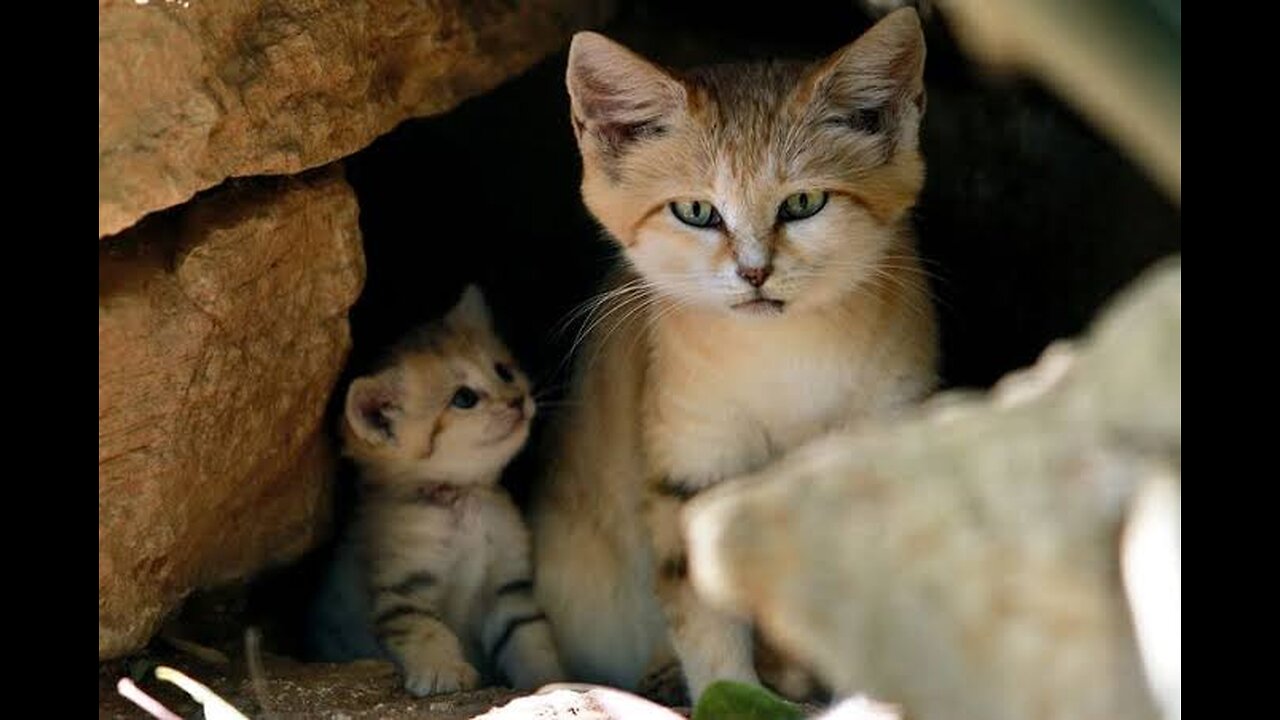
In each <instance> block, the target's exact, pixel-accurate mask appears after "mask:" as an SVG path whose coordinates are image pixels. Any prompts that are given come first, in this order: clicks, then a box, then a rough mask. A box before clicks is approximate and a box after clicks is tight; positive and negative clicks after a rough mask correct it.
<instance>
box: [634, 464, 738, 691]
mask: <svg viewBox="0 0 1280 720" xmlns="http://www.w3.org/2000/svg"><path fill="white" fill-rule="evenodd" d="M695 493H696V491H692V490H689V489H687V488H685V487H683V486H681V485H679V484H678V483H675V482H673V481H671V480H669V479H663V480H661V481H659V482H657V483H655V484H654V485H652V486H651V487H650V488H649V492H648V493H647V494H646V508H645V510H646V512H645V515H646V519H647V521H648V524H649V531H650V535H651V538H652V540H653V547H654V557H655V558H656V560H657V578H656V581H655V586H656V588H657V592H658V599H659V601H661V603H662V609H663V611H664V612H665V613H666V616H667V623H668V626H669V630H670V634H671V645H672V647H673V648H674V649H675V652H676V655H677V656H678V657H679V658H680V664H681V667H682V668H683V670H684V677H685V683H686V684H687V686H688V688H689V697H690V698H691V699H692V700H693V702H697V701H698V697H699V696H701V695H702V691H703V690H705V689H706V688H707V686H708V685H710V684H711V683H712V682H713V681H715V680H735V681H738V682H743V683H750V684H753V685H758V684H760V680H759V678H758V677H757V676H756V671H755V666H754V663H753V658H752V643H751V626H750V624H749V623H747V622H744V621H742V620H740V619H738V618H735V617H732V616H730V615H727V614H725V613H721V612H719V611H718V610H714V609H712V608H710V607H708V606H707V605H706V604H704V603H703V602H702V601H701V600H700V599H699V598H698V597H697V595H696V594H695V593H694V591H693V587H692V586H691V585H690V584H689V577H688V561H687V559H686V555H685V547H684V541H683V539H682V538H681V536H680V510H681V508H682V507H683V506H684V503H685V502H687V501H688V500H689V499H690V498H691V497H693V495H694V494H695Z"/></svg>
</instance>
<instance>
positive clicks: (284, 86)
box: [98, 0, 613, 237]
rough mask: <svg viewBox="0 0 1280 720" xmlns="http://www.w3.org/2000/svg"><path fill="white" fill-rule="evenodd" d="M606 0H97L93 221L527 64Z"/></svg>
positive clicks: (384, 123)
mask: <svg viewBox="0 0 1280 720" xmlns="http://www.w3.org/2000/svg"><path fill="white" fill-rule="evenodd" d="M612 2H613V0H524V1H522V2H506V1H505V0H432V1H431V2H415V1H414V0H218V1H217V2H208V1H201V0H99V3H98V236H99V237H103V236H106V235H110V234H113V233H116V232H119V231H120V230H122V229H124V228H126V227H129V226H130V225H132V224H133V223H134V222H136V221H137V220H138V219H139V218H141V217H142V216H143V215H145V214H146V213H149V212H151V211H153V210H159V209H161V208H166V207H169V206H171V205H175V204H177V203H180V202H183V201H184V200H186V199H188V198H190V197H191V196H192V195H193V194H194V193H196V192H197V191H199V190H203V189H205V188H209V187H212V186H214V185H217V184H218V183H220V182H221V181H222V180H223V179H225V178H227V177H231V176H242V175H258V174H273V173H294V172H298V171H300V170H303V169H306V168H312V167H316V166H318V165H323V164H325V163H328V162H330V161H332V160H334V159H336V158H340V157H343V156H345V155H348V154H350V153H352V152H354V151H356V150H359V149H360V148H362V147H364V146H365V145H367V144H368V143H369V142H370V141H372V140H373V139H374V138H376V137H377V136H378V135H381V134H382V133H385V132H386V131H388V130H390V129H391V128H392V127H394V126H395V125H396V124H397V123H399V122H400V121H402V120H404V119H405V118H408V117H412V116H421V115H431V114H435V113H440V112H443V111H445V110H448V109H450V108H452V107H454V106H455V105H457V104H458V103H459V102H461V101H463V100H464V99H466V98H468V97H471V96H473V95H476V94H479V93H481V92H484V91H486V90H488V89H490V88H492V87H494V86H496V85H497V84H498V83H500V82H501V81H503V80H505V79H506V78H508V77H511V76H512V75H514V74H516V73H519V72H521V71H523V70H524V69H526V68H528V67H529V66H531V65H532V64H533V63H535V62H536V61H537V60H539V59H541V58H542V57H544V56H545V55H547V54H548V53H550V52H552V51H553V50H555V49H556V48H557V47H558V46H560V45H561V44H562V43H563V42H564V41H565V40H566V38H567V37H568V35H569V34H570V32H572V31H573V30H575V29H580V28H582V27H586V26H590V25H595V24H598V23H600V22H602V21H603V20H604V19H605V18H606V17H607V15H608V13H609V11H610V9H611V6H612Z"/></svg>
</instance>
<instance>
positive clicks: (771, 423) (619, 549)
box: [531, 10, 936, 697]
mask: <svg viewBox="0 0 1280 720" xmlns="http://www.w3.org/2000/svg"><path fill="white" fill-rule="evenodd" d="M924 52H925V51H924V39H923V35H922V33H921V30H920V24H919V20H918V18H917V17H916V14H915V12H914V11H912V10H901V11H898V12H895V13H893V14H891V15H889V16H888V17H886V18H885V19H884V20H882V21H881V22H880V23H878V24H877V25H876V26H875V27H873V28H872V29H871V30H869V31H868V32H867V33H866V34H864V35H863V36H862V37H861V38H859V39H858V40H857V41H856V42H853V43H852V44H850V45H848V46H846V47H845V48H843V49H842V50H840V51H838V52H837V53H835V54H834V55H832V56H831V57H830V58H827V59H826V60H824V61H822V62H818V63H814V64H809V65H806V64H802V63H766V64H756V65H745V66H722V67H712V68H704V69H700V70H696V71H693V72H688V73H676V72H672V71H668V70H665V69H662V68H659V67H657V66H655V65H653V64H652V63H650V62H648V61H647V60H645V59H643V58H641V57H639V56H638V55H636V54H634V53H632V52H631V51H629V50H627V49H626V48H623V47H622V46H620V45H617V44H616V43H614V42H612V41H610V40H608V39H607V38H605V37H603V36H600V35H597V34H593V33H580V34H578V35H577V36H576V37H575V38H574V41H573V45H572V48H571V50H570V54H569V67H568V72H567V83H568V87H569V94H570V98H571V106H572V120H573V126H574V129H575V132H576V133H577V136H578V142H579V147H580V149H581V153H582V161H583V181H582V193H583V198H584V200H585V202H586V205H587V207H588V208H589V209H590V211H591V212H592V214H593V215H594V216H595V217H596V218H597V219H598V220H599V221H600V223H601V224H602V225H603V226H604V227H605V228H606V229H607V230H608V232H609V234H610V235H611V236H612V238H613V239H614V240H615V241H616V242H617V243H618V244H619V246H620V247H621V248H622V249H623V250H624V253H625V257H626V260H627V263H626V268H625V270H623V271H622V272H621V274H620V276H619V277H618V278H617V279H616V281H615V282H614V283H613V286H612V290H611V292H610V293H609V294H607V295H606V300H605V303H604V305H603V306H602V313H601V314H602V316H603V320H601V321H600V322H598V323H597V324H596V325H595V330H594V332H593V333H592V335H591V337H590V338H589V340H588V343H587V346H586V349H585V352H584V353H583V357H584V358H585V360H584V361H583V362H581V363H580V364H579V368H578V376H577V379H576V382H575V386H574V389H573V393H572V398H571V402H570V403H569V414H568V415H567V417H566V418H565V422H564V423H562V424H561V426H560V428H559V433H558V438H559V440H558V442H559V444H558V446H556V448H555V453H554V458H553V462H552V464H551V466H550V467H549V469H548V471H547V473H546V476H545V478H544V482H543V483H542V485H541V487H540V488H539V490H538V492H537V497H536V505H535V512H534V514H533V517H532V519H531V523H532V526H533V527H532V530H533V536H534V548H535V556H536V566H537V573H536V575H537V591H538V599H539V601H540V602H541V604H542V605H543V607H544V608H545V610H546V612H547V613H548V615H549V616H550V617H551V621H552V625H553V627H554V628H555V632H556V635H557V642H558V644H559V646H560V649H561V652H562V655H563V658H564V660H565V663H566V669H567V670H568V671H569V673H570V675H571V676H573V677H574V678H575V679H582V680H590V681H597V682H605V683H609V684H613V685H616V686H620V687H623V688H634V687H636V686H637V684H638V683H639V682H640V681H641V678H642V677H643V676H644V675H645V674H646V672H650V671H652V670H654V669H655V668H657V667H660V666H661V665H662V663H663V662H664V661H666V660H667V659H668V658H670V657H672V656H674V657H675V658H678V660H679V661H680V663H681V665H682V667H683V671H684V675H685V678H686V681H687V683H688V686H689V690H690V692H691V693H692V695H693V696H694V697H697V696H698V695H699V694H700V693H701V692H702V690H703V689H704V688H705V687H706V686H707V685H708V684H709V683H710V682H711V681H713V680H716V679H721V678H726V679H733V680H740V681H748V682H754V681H756V680H757V675H756V671H755V669H754V667H753V658H752V642H751V631H750V628H749V627H747V626H746V625H745V624H744V623H743V622H741V621H739V620H737V619H735V618H732V617H728V616H725V615H722V614H720V613H718V612H714V611H712V610H711V609H709V608H707V607H706V606H704V605H703V604H702V603H701V602H700V601H699V599H698V598H697V597H696V596H695V595H694V593H693V591H692V590H691V589H690V586H689V584H688V582H687V579H686V576H685V575H686V572H685V558H684V550H683V543H682V539H681V537H680V533H679V524H678V518H679V514H680V511H681V507H682V505H683V503H684V502H685V501H686V500H687V499H689V498H690V497H692V496H693V495H695V494H696V493H698V492H699V491H700V490H702V489H704V488H707V487H709V486H711V485H713V484H715V483H718V482H720V481H721V480H723V479H725V478H727V477H732V476H736V475H741V474H743V473H747V472H750V471H752V470H754V469H757V468H759V467H760V466H761V465H763V464H765V463H767V462H769V461H770V460H772V459H774V458H776V457H778V456H779V455H780V454H782V453H784V452H785V451H787V450H789V449H791V448H794V447H796V446H797V445H799V444H801V443H803V442H805V441H806V440H809V439H811V438H813V437H815V436H817V435H819V434H822V433H824V432H827V431H829V430H832V429H834V428H839V427H843V426H848V425H851V424H856V423H858V422H860V421H863V420H865V419H867V418H871V417H876V416H884V415H886V414H890V413H894V412H896V411H898V410H899V409H900V408H903V407H904V406H906V405H908V404H911V403H914V402H916V401H917V400H919V399H920V398H922V397H923V396H924V395H926V394H927V393H928V392H929V391H930V390H931V389H932V387H933V386H934V384H935V370H934V368H935V360H936V340H935V329H934V317H933V311H932V307H931V304H930V300H929V297H928V292H927V287H926V283H925V282H923V279H922V273H921V271H920V270H919V266H918V261H917V258H916V254H915V251H914V242H913V239H912V235H911V229H910V226H909V221H908V217H907V212H908V210H909V209H910V208H911V207H912V205H913V204H914V203H915V201H916V198H917V195H918V194H919V192H920V189H921V186H922V184H923V179H924V163H923V159H922V158H921V156H920V153H919V151H918V148H917V135H918V131H919V125H920V119H921V116H922V114H923V111H924V90H923V81H922V72H923V67H924ZM815 208H816V210H815ZM762 581H763V582H767V579H763V578H762Z"/></svg>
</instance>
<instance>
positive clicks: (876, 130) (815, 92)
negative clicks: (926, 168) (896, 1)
mask: <svg viewBox="0 0 1280 720" xmlns="http://www.w3.org/2000/svg"><path fill="white" fill-rule="evenodd" d="M924 57H925V44H924V33H923V32H922V31H921V29H920V18H919V16H917V15H916V11H915V10H914V9H912V8H903V9H901V10H896V11H894V12H892V13H890V14H889V15H887V16H886V17H885V18H884V19H883V20H881V21H880V22H878V23H876V24H875V26H873V27H872V28H871V29H870V30H868V31H867V32H866V33H864V34H863V35H862V36H861V37H859V38H858V39H857V40H855V41H854V42H852V43H850V44H849V45H846V46H845V47H844V48H842V49H840V50H839V51H837V52H836V53H835V54H833V55H832V56H831V57H830V58H828V59H827V61H826V62H824V63H822V64H821V65H819V66H818V68H817V69H815V70H814V71H813V74H812V75H811V77H810V79H809V82H810V87H811V88H812V95H811V97H812V102H814V103H816V104H818V105H819V106H820V108H819V109H820V111H821V115H822V116H824V117H826V118H828V122H832V123H838V124H842V125H844V126H847V127H848V128H849V130H851V131H853V132H857V133H862V134H864V135H867V136H872V137H875V138H877V139H878V140H880V141H881V142H882V144H883V150H884V157H885V158H886V159H887V158H888V156H889V155H891V154H892V152H893V150H894V149H895V148H896V147H897V146H898V145H902V144H905V145H906V146H908V147H915V144H916V138H917V136H918V135H919V132H920V119H921V117H922V116H923V113H924Z"/></svg>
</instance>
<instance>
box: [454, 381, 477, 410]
mask: <svg viewBox="0 0 1280 720" xmlns="http://www.w3.org/2000/svg"><path fill="white" fill-rule="evenodd" d="M478 402H480V396H479V395H477V394H476V391H475V390H472V389H471V388H469V387H467V386H466V385H463V386H462V387H460V388H458V391H457V392H455V393H454V394H453V399H452V400H450V401H449V404H450V405H452V406H454V407H456V408H461V409H462V410H467V409H470V408H473V407H475V406H476V403H478Z"/></svg>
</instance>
